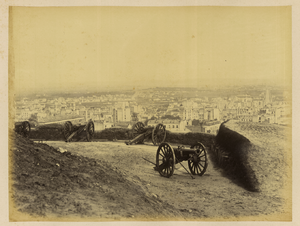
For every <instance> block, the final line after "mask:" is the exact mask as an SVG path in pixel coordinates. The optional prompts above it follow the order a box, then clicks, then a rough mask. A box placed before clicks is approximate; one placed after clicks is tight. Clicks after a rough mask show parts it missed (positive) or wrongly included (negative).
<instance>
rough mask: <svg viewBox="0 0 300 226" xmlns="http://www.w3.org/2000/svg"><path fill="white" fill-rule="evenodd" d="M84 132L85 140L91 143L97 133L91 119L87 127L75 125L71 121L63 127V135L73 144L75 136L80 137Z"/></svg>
mask: <svg viewBox="0 0 300 226" xmlns="http://www.w3.org/2000/svg"><path fill="white" fill-rule="evenodd" d="M84 132H85V140H86V141H87V142H90V141H91V140H92V139H93V137H94V133H95V125H94V122H93V121H92V120H91V119H90V120H89V121H88V122H87V123H86V124H85V125H73V124H72V122H71V121H67V122H65V124H64V127H63V135H64V138H65V141H66V142H71V141H72V139H73V138H74V137H75V136H79V135H81V134H82V133H84Z"/></svg>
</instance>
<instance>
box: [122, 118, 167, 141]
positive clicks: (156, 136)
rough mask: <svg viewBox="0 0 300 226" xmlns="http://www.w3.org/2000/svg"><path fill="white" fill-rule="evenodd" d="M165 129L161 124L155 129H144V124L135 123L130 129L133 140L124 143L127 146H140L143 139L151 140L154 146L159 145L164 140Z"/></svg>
mask: <svg viewBox="0 0 300 226" xmlns="http://www.w3.org/2000/svg"><path fill="white" fill-rule="evenodd" d="M166 134H167V131H166V127H165V126H164V125H163V124H161V123H160V124H157V125H156V126H155V127H145V125H144V123H142V122H137V123H135V124H134V125H133V127H132V135H133V137H134V138H133V139H132V140H130V141H127V142H125V143H126V144H127V145H129V144H133V143H139V144H142V143H143V142H144V140H145V139H147V138H150V137H151V138H152V143H153V144H154V145H159V144H161V143H162V142H164V141H165V139H166Z"/></svg>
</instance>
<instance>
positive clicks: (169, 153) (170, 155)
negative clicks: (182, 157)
mask: <svg viewBox="0 0 300 226" xmlns="http://www.w3.org/2000/svg"><path fill="white" fill-rule="evenodd" d="M174 167H175V154H174V150H173V148H172V147H171V145H170V144H168V143H162V144H160V145H159V147H158V149H157V152H156V169H157V171H158V172H159V174H160V175H161V176H163V177H170V176H172V175H173V173H174Z"/></svg>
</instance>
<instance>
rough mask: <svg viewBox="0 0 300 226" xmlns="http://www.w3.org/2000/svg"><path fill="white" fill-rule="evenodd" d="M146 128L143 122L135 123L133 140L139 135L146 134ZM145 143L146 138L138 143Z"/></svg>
mask: <svg viewBox="0 0 300 226" xmlns="http://www.w3.org/2000/svg"><path fill="white" fill-rule="evenodd" d="M144 127H145V125H144V123H142V122H137V123H135V124H134V125H133V127H132V135H133V138H136V137H137V136H138V135H140V134H142V133H144ZM143 142H144V138H143V137H141V138H140V139H139V141H138V142H137V143H143Z"/></svg>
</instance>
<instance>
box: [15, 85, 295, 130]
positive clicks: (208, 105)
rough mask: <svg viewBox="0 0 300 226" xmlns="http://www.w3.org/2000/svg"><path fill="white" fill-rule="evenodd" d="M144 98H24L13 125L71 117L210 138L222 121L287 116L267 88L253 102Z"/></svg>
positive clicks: (283, 119) (243, 98)
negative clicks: (161, 126) (142, 125)
mask: <svg viewBox="0 0 300 226" xmlns="http://www.w3.org/2000/svg"><path fill="white" fill-rule="evenodd" d="M150 94H151V92H149V93H147V94H146V95H144V94H142V95H140V96H139V95H137V94H134V95H124V94H118V95H101V96H100V97H96V96H92V97H86V98H84V97H78V98H63V97H59V98H54V99H51V100H49V99H46V98H39V99H35V100H28V99H25V98H24V99H22V100H21V101H19V102H16V103H15V106H16V108H15V109H16V111H15V121H24V120H29V119H30V120H32V121H34V122H36V123H46V122H51V121H53V122H54V121H59V120H64V119H72V118H82V119H83V120H84V121H87V120H89V119H93V120H94V122H95V129H96V130H103V129H106V128H111V127H128V128H130V127H131V126H132V125H133V124H134V123H135V122H137V121H142V122H145V123H146V124H148V125H149V126H155V125H157V124H158V123H162V124H164V125H165V126H166V129H167V130H170V131H172V132H204V133H213V134H216V133H217V131H218V129H219V126H220V124H221V122H223V121H225V120H228V119H235V120H239V121H243V122H260V123H276V124H287V123H288V121H289V119H290V115H291V107H290V106H289V103H287V102H286V101H284V100H282V99H278V98H276V97H275V96H272V95H271V94H270V91H269V90H266V91H265V92H264V93H262V94H261V95H260V96H259V97H255V98H254V97H251V96H250V95H238V96H232V97H227V98H224V97H217V98H211V99H208V98H207V97H196V98H184V97H181V98H177V97H176V96H175V95H174V93H172V94H170V95H169V96H170V97H168V95H167V93H164V94H160V95H159V93H157V92H154V93H152V94H151V95H150ZM159 96H162V98H159ZM139 97H140V98H144V99H143V101H139V99H138V98H139ZM147 98H148V99H147ZM147 100H148V101H147ZM138 101H139V102H138ZM163 118H164V119H163Z"/></svg>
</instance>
